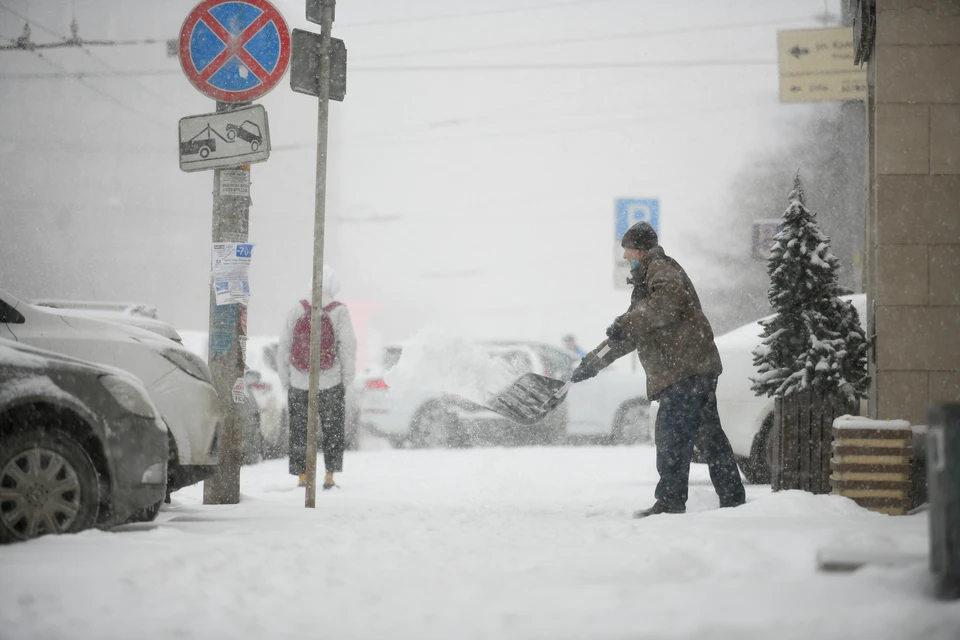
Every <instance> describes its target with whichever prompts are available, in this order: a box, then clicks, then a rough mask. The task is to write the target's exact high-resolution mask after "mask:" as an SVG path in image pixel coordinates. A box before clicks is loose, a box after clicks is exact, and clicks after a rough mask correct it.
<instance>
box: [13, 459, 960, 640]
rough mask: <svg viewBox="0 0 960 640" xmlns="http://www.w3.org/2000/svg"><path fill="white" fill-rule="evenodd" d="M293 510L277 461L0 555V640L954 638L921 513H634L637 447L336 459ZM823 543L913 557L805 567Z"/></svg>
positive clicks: (801, 504)
mask: <svg viewBox="0 0 960 640" xmlns="http://www.w3.org/2000/svg"><path fill="white" fill-rule="evenodd" d="M345 467H346V470H347V472H346V473H344V474H343V475H342V476H340V481H341V483H342V485H343V486H342V488H340V489H337V490H334V491H329V492H321V493H320V494H319V495H318V496H317V508H316V509H315V510H307V509H304V508H303V489H297V488H296V480H295V478H293V477H291V476H289V475H287V473H286V461H282V460H280V461H271V462H267V463H263V464H260V465H256V466H253V467H245V468H244V470H243V476H242V496H243V497H242V500H241V502H240V504H238V505H228V506H204V505H203V504H202V490H201V487H200V486H195V487H189V488H187V489H184V490H182V491H180V492H178V493H177V494H175V495H174V499H173V504H172V505H168V506H166V507H165V509H164V510H163V511H162V512H161V514H160V516H159V518H158V521H157V523H154V524H151V525H131V526H127V527H125V528H123V530H122V531H120V530H118V531H113V532H100V531H90V532H85V533H81V534H78V535H73V536H61V537H47V538H42V539H39V540H35V541H32V542H29V543H24V544H16V545H11V546H7V547H3V548H0V575H2V580H0V638H3V639H5V640H6V639H14V638H16V639H25V638H118V639H119V638H123V639H128V638H131V637H144V638H202V639H204V640H207V639H210V638H231V639H237V640H239V639H246V638H251V639H254V638H255V639H258V640H260V639H263V638H318V637H325V638H335V639H337V640H347V639H350V638H371V639H376V638H390V639H394V638H417V639H423V638H438V639H439V638H443V639H452V638H550V639H558V638H578V639H580V638H592V639H593V638H696V639H698V640H701V639H706V638H711V639H713V638H730V639H736V640H743V639H744V638H778V639H782V638H797V639H800V638H803V639H806V638H817V639H818V640H821V639H826V638H837V639H840V638H843V639H844V640H850V639H856V638H870V639H871V640H876V639H887V638H889V639H891V640H893V639H896V640H902V639H904V638H938V639H940V638H942V639H944V640H946V639H948V638H949V639H956V638H958V637H960V604H958V603H951V604H945V603H940V602H937V601H935V600H933V599H931V598H930V597H929V596H928V593H929V591H930V588H931V583H930V579H929V576H928V573H927V568H926V564H925V561H924V560H923V556H924V555H925V552H926V548H927V521H926V517H925V516H923V515H918V516H905V517H889V516H882V515H877V514H873V513H869V512H867V511H864V510H862V509H860V508H858V507H857V506H855V505H854V504H853V503H852V502H850V501H848V500H846V499H844V498H840V497H836V496H813V495H809V494H804V493H801V492H783V493H780V494H772V493H770V491H769V488H767V487H750V488H748V500H749V501H748V503H747V504H746V505H744V506H743V507H740V508H737V509H732V510H719V509H718V508H717V498H716V496H715V494H714V493H713V490H712V487H711V486H710V484H709V480H708V477H707V473H706V469H705V467H703V466H701V465H694V470H693V475H692V480H693V484H692V486H691V496H690V501H689V503H688V508H689V511H688V513H687V514H686V515H682V516H672V515H661V516H656V517H653V518H649V519H647V520H644V521H636V520H632V519H630V514H631V512H632V511H633V510H634V509H636V508H639V507H643V506H647V505H648V504H650V502H651V501H652V497H651V496H652V492H653V486H654V484H655V481H656V477H657V476H656V471H655V469H654V452H653V450H652V449H651V448H649V447H609V448H604V447H590V448H575V447H562V448H522V449H498V448H490V449H468V450H457V451H446V450H444V451H414V450H389V449H381V450H364V451H360V452H349V453H348V454H347V459H346V463H345ZM823 547H831V548H836V547H846V548H850V549H856V550H861V551H862V550H883V551H902V552H907V553H913V554H917V555H918V558H919V560H918V562H917V563H916V564H914V565H911V566H908V567H906V568H897V569H893V568H866V569H862V570H860V571H858V572H856V573H853V574H821V573H817V571H816V569H815V562H814V559H815V554H816V552H817V550H818V549H820V548H823Z"/></svg>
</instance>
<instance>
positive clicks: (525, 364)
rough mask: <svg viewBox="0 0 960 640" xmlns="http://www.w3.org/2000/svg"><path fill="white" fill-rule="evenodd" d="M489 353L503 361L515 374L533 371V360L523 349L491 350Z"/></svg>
mask: <svg viewBox="0 0 960 640" xmlns="http://www.w3.org/2000/svg"><path fill="white" fill-rule="evenodd" d="M490 355H491V356H492V357H493V358H495V359H497V360H500V361H501V362H505V363H506V364H507V366H508V367H509V369H510V371H511V372H512V373H515V374H517V375H520V374H523V373H530V372H531V371H533V360H532V359H531V357H530V354H529V353H527V352H525V351H520V350H510V351H491V352H490Z"/></svg>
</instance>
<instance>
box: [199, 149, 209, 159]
mask: <svg viewBox="0 0 960 640" xmlns="http://www.w3.org/2000/svg"><path fill="white" fill-rule="evenodd" d="M209 155H210V147H201V148H200V157H201V158H206V157H207V156H209Z"/></svg>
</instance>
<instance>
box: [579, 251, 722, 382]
mask: <svg viewBox="0 0 960 640" xmlns="http://www.w3.org/2000/svg"><path fill="white" fill-rule="evenodd" d="M630 282H631V283H632V284H633V294H632V296H631V298H630V308H629V309H628V310H627V312H626V313H625V314H623V315H622V316H620V322H621V324H622V325H623V328H624V329H625V331H626V334H627V336H628V339H627V340H625V341H622V342H610V352H609V353H607V355H606V356H604V357H603V360H602V362H603V366H604V367H605V366H607V365H609V364H610V363H612V362H613V361H614V360H616V359H618V358H620V357H621V356H624V355H626V354H627V353H629V352H631V351H633V350H634V349H636V351H637V355H638V356H639V357H640V364H642V365H643V370H644V371H645V372H646V374H647V397H648V398H649V399H651V400H656V399H657V397H658V396H659V394H660V393H661V392H662V391H663V390H664V389H666V388H667V387H669V386H670V385H672V384H674V383H676V382H679V381H680V380H684V379H686V378H689V377H691V376H695V375H697V374H700V373H715V374H717V375H719V374H720V373H721V372H722V371H723V366H722V365H721V363H720V353H719V352H718V351H717V345H716V344H715V343H714V341H713V329H712V328H711V327H710V322H709V321H708V320H707V317H706V316H705V315H703V309H701V307H700V298H699V297H697V292H696V290H695V289H694V288H693V283H692V282H690V278H689V277H687V274H686V272H685V271H684V270H683V268H682V267H681V266H680V265H679V264H677V262H676V261H675V260H673V259H672V258H669V257H668V256H667V255H666V254H664V252H663V247H660V246H656V247H653V248H652V249H650V250H649V251H647V252H646V253H645V254H644V256H643V259H642V260H640V264H639V265H637V268H636V269H634V270H633V271H632V272H631V278H630ZM608 342H609V341H607V340H605V341H603V342H602V343H601V344H600V345H599V346H598V347H597V348H596V349H594V350H593V351H591V352H590V353H588V354H587V356H586V357H585V358H584V362H587V363H589V362H591V361H592V359H593V356H594V355H595V354H596V353H597V352H598V351H600V349H602V348H603V347H604V345H606V344H607V343H608Z"/></svg>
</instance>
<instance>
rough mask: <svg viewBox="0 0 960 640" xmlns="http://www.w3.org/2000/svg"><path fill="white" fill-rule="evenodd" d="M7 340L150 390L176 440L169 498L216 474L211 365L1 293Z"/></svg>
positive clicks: (157, 342) (0, 333)
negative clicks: (98, 367)
mask: <svg viewBox="0 0 960 640" xmlns="http://www.w3.org/2000/svg"><path fill="white" fill-rule="evenodd" d="M0 338H7V339H9V340H14V341H16V342H21V343H23V344H27V345H30V346H33V347H37V348H41V349H47V350H49V351H54V352H57V353H62V354H64V355H68V356H71V357H74V358H80V359H83V360H89V361H91V362H97V363H100V364H105V365H108V366H113V367H117V368H119V369H124V370H126V371H129V372H130V373H132V374H133V375H135V376H136V377H137V378H139V379H140V381H141V382H142V383H143V386H144V387H145V388H146V389H147V393H149V394H150V399H151V400H153V402H154V404H155V405H156V406H157V408H158V409H159V411H160V416H161V417H162V419H163V421H164V422H165V423H166V425H167V429H168V430H169V433H170V436H171V452H170V454H171V464H170V465H169V467H168V476H169V477H168V490H170V491H172V490H176V489H178V488H180V487H184V486H187V485H190V484H193V483H195V482H199V481H200V480H203V479H204V478H206V477H209V476H210V475H212V474H213V473H214V472H215V471H216V465H217V460H218V458H217V433H218V430H219V424H220V405H219V401H218V398H217V392H216V390H215V389H214V388H213V385H212V384H211V383H210V372H209V370H208V369H207V365H206V363H204V362H203V360H201V359H200V358H198V357H197V356H196V355H194V354H192V353H190V352H189V351H187V350H186V349H184V348H183V347H182V346H181V345H180V344H177V343H176V342H173V341H171V340H168V339H166V338H163V337H161V336H159V335H157V334H155V333H152V332H149V331H145V330H143V329H138V328H136V327H131V326H124V325H120V324H115V323H112V322H105V321H101V320H95V319H92V318H87V317H82V316H79V315H64V314H62V313H60V312H59V311H58V310H57V309H52V308H44V307H36V306H33V305H31V304H29V303H27V302H24V301H22V300H20V299H19V298H17V297H16V296H14V295H12V294H10V293H7V292H6V291H3V290H2V289H0Z"/></svg>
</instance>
